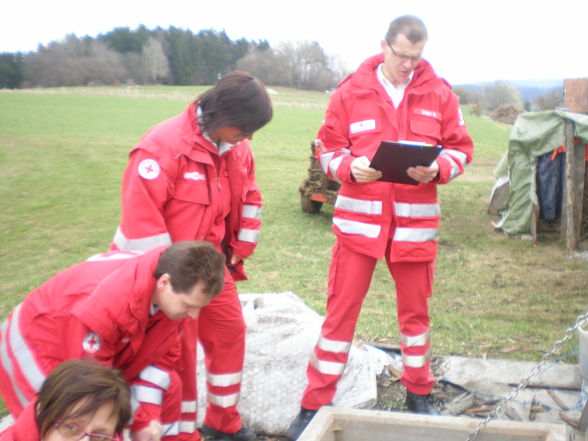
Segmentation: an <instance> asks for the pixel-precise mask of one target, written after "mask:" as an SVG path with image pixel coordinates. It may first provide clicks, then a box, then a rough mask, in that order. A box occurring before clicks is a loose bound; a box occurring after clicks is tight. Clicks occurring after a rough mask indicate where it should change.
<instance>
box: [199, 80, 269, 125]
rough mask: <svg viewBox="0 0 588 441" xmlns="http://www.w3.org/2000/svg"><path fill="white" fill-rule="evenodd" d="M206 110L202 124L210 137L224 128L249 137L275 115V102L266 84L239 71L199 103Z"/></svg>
mask: <svg viewBox="0 0 588 441" xmlns="http://www.w3.org/2000/svg"><path fill="white" fill-rule="evenodd" d="M196 102H199V104H200V108H201V109H202V115H201V121H200V124H201V126H202V128H203V130H205V131H206V132H207V133H208V134H209V135H211V134H213V133H214V132H215V131H217V130H218V129H221V128H223V127H238V128H239V129H241V130H242V131H241V135H243V136H247V135H250V134H252V133H253V132H255V131H256V130H259V129H261V128H262V127H263V126H265V125H266V124H267V123H268V122H270V121H271V119H272V116H273V110H272V102H271V99H270V97H269V95H268V93H267V91H266V89H265V86H264V85H263V83H262V82H261V81H260V80H258V79H257V78H255V77H254V76H253V75H250V74H249V73H247V72H243V71H240V70H235V71H233V72H229V73H228V74H226V75H225V76H223V77H222V78H221V79H220V80H218V82H217V83H216V85H215V86H214V87H213V88H212V89H209V90H207V91H206V92H204V93H203V94H202V95H200V97H199V98H198V99H197V100H196Z"/></svg>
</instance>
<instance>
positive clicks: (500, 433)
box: [298, 406, 570, 441]
mask: <svg viewBox="0 0 588 441" xmlns="http://www.w3.org/2000/svg"><path fill="white" fill-rule="evenodd" d="M480 421H481V420H478V419H472V418H468V417H451V416H429V415H417V414H413V413H405V412H387V411H378V410H360V409H343V408H337V407H329V406H325V407H322V408H321V409H320V410H319V412H317V414H316V415H315V417H314V418H313V419H312V421H311V422H310V424H309V425H308V426H307V428H306V430H305V431H304V432H303V433H302V434H301V435H300V437H299V438H298V441H464V440H465V439H467V437H468V435H469V434H470V433H471V432H473V431H474V430H476V428H477V427H478V424H479V423H480ZM569 439H570V434H569V433H568V431H567V428H566V426H564V425H558V424H546V423H529V422H514V421H513V422H511V421H503V420H495V421H491V422H490V423H489V424H488V426H487V427H486V428H485V429H484V430H483V431H482V432H481V433H480V434H479V435H478V437H477V438H476V441H493V440H496V441H499V440H500V441H568V440H569Z"/></svg>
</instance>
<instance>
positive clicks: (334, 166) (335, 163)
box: [329, 156, 343, 182]
mask: <svg viewBox="0 0 588 441" xmlns="http://www.w3.org/2000/svg"><path fill="white" fill-rule="evenodd" d="M341 161H343V156H339V157H337V158H335V159H333V160H332V161H331V162H329V170H330V171H331V175H332V176H333V179H334V180H335V181H337V182H341V179H339V177H338V176H337V170H339V166H340V165H341Z"/></svg>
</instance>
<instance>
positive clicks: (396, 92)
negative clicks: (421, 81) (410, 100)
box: [376, 63, 414, 108]
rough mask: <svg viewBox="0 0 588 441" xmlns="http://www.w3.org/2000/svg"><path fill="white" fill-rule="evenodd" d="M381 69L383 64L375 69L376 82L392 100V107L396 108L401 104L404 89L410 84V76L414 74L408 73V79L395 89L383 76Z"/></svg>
mask: <svg viewBox="0 0 588 441" xmlns="http://www.w3.org/2000/svg"><path fill="white" fill-rule="evenodd" d="M383 68H384V63H382V64H380V65H379V66H378V68H377V69H376V73H377V76H378V80H379V81H380V84H381V85H382V86H383V87H384V90H385V91H386V93H387V94H388V96H389V97H390V99H391V100H392V103H393V104H394V107H395V108H398V106H399V105H400V103H401V102H402V99H403V98H404V91H405V90H406V87H407V86H408V84H409V83H410V80H412V74H413V73H414V71H413V72H411V73H410V75H409V76H408V79H407V80H406V82H405V83H403V84H401V85H399V86H398V87H396V86H394V84H392V83H391V82H390V80H389V79H388V78H386V76H385V75H384V71H383V70H382V69H383Z"/></svg>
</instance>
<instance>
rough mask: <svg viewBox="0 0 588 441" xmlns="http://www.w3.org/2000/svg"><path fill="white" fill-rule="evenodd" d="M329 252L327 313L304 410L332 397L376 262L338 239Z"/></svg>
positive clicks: (311, 365) (309, 370)
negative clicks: (331, 254) (330, 253)
mask: <svg viewBox="0 0 588 441" xmlns="http://www.w3.org/2000/svg"><path fill="white" fill-rule="evenodd" d="M332 253H333V256H332V260H331V265H330V268H329V287H328V298H327V314H326V316H325V321H324V322H323V325H322V328H321V334H320V337H319V340H318V343H317V345H316V346H315V348H314V351H313V353H312V355H311V360H310V363H309V364H308V368H307V371H306V375H307V378H308V386H307V387H306V390H305V391H304V395H303V397H302V403H301V404H302V407H305V408H307V409H318V408H319V407H321V406H323V405H325V404H329V403H330V402H331V401H332V400H333V397H334V395H335V392H336V391H337V383H338V381H339V379H340V378H341V375H342V373H343V369H344V367H345V365H346V364H347V360H348V358H349V348H350V343H351V341H352V340H353V336H354V334H355V326H356V324H357V318H358V317H359V313H360V311H361V305H362V302H363V299H364V297H365V295H366V293H367V291H368V289H369V286H370V282H371V278H372V274H373V271H374V268H375V265H376V259H374V258H372V257H369V256H365V255H363V254H358V253H356V252H354V251H352V250H350V249H349V248H347V247H345V246H343V245H341V244H340V243H339V242H338V241H337V242H336V243H335V245H334V246H333V252H332Z"/></svg>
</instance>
